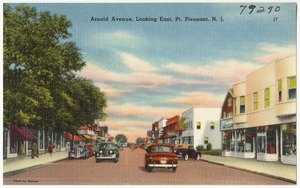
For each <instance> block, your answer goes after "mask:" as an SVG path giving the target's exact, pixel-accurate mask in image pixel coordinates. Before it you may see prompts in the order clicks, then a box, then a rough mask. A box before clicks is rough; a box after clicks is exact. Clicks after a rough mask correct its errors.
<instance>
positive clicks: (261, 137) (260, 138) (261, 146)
mask: <svg viewBox="0 0 300 188" xmlns="http://www.w3.org/2000/svg"><path fill="white" fill-rule="evenodd" d="M266 135H267V133H266V131H265V127H258V130H257V153H266V145H267V143H266Z"/></svg>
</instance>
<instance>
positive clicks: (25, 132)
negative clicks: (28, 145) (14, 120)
mask: <svg viewBox="0 0 300 188" xmlns="http://www.w3.org/2000/svg"><path fill="white" fill-rule="evenodd" d="M10 139H11V140H16V141H36V140H37V138H36V136H34V134H32V132H30V130H29V129H28V127H27V126H24V125H16V124H13V125H10Z"/></svg>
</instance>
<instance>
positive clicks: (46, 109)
mask: <svg viewBox="0 0 300 188" xmlns="http://www.w3.org/2000/svg"><path fill="white" fill-rule="evenodd" d="M3 9H4V11H3V15H4V18H3V26H4V27H3V59H4V65H3V69H4V91H3V93H4V104H3V106H4V125H5V126H9V125H10V124H11V123H20V124H25V125H29V124H30V125H31V126H32V127H35V128H45V129H47V128H49V129H59V130H70V131H74V130H76V128H77V127H78V126H80V125H82V124H84V123H91V122H93V121H94V119H95V118H97V119H98V118H100V119H101V118H103V117H105V116H106V114H105V113H104V108H105V107H106V98H105V95H104V93H103V92H101V91H100V90H99V88H97V87H96V86H94V85H93V83H92V81H90V80H86V79H83V78H76V76H75V73H76V71H79V70H81V69H82V68H83V67H84V66H85V62H83V61H82V55H81V53H80V50H79V48H78V47H77V46H76V44H75V43H74V42H72V41H70V37H71V36H72V35H71V33H69V31H68V28H69V27H71V26H72V23H71V21H70V20H68V19H67V18H66V16H63V15H62V16H61V15H57V14H54V15H51V14H50V12H48V11H46V12H40V13H38V12H37V11H36V9H35V8H33V7H28V6H25V5H20V6H15V7H13V8H12V7H11V6H10V5H8V4H4V7H3Z"/></svg>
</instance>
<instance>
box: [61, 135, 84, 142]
mask: <svg viewBox="0 0 300 188" xmlns="http://www.w3.org/2000/svg"><path fill="white" fill-rule="evenodd" d="M65 140H66V141H67V142H70V141H72V134H71V133H65ZM74 141H75V142H81V141H84V138H82V137H81V136H77V135H74Z"/></svg>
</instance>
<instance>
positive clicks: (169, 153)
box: [145, 143, 178, 172]
mask: <svg viewBox="0 0 300 188" xmlns="http://www.w3.org/2000/svg"><path fill="white" fill-rule="evenodd" d="M146 151H147V153H146V154H145V168H146V170H147V171H148V172H151V171H152V170H153V168H168V169H172V170H173V172H176V169H177V165H178V163H177V159H176V154H175V153H174V151H173V146H172V145H171V144H165V143H152V144H151V145H149V146H148V147H147V149H146Z"/></svg>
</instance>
